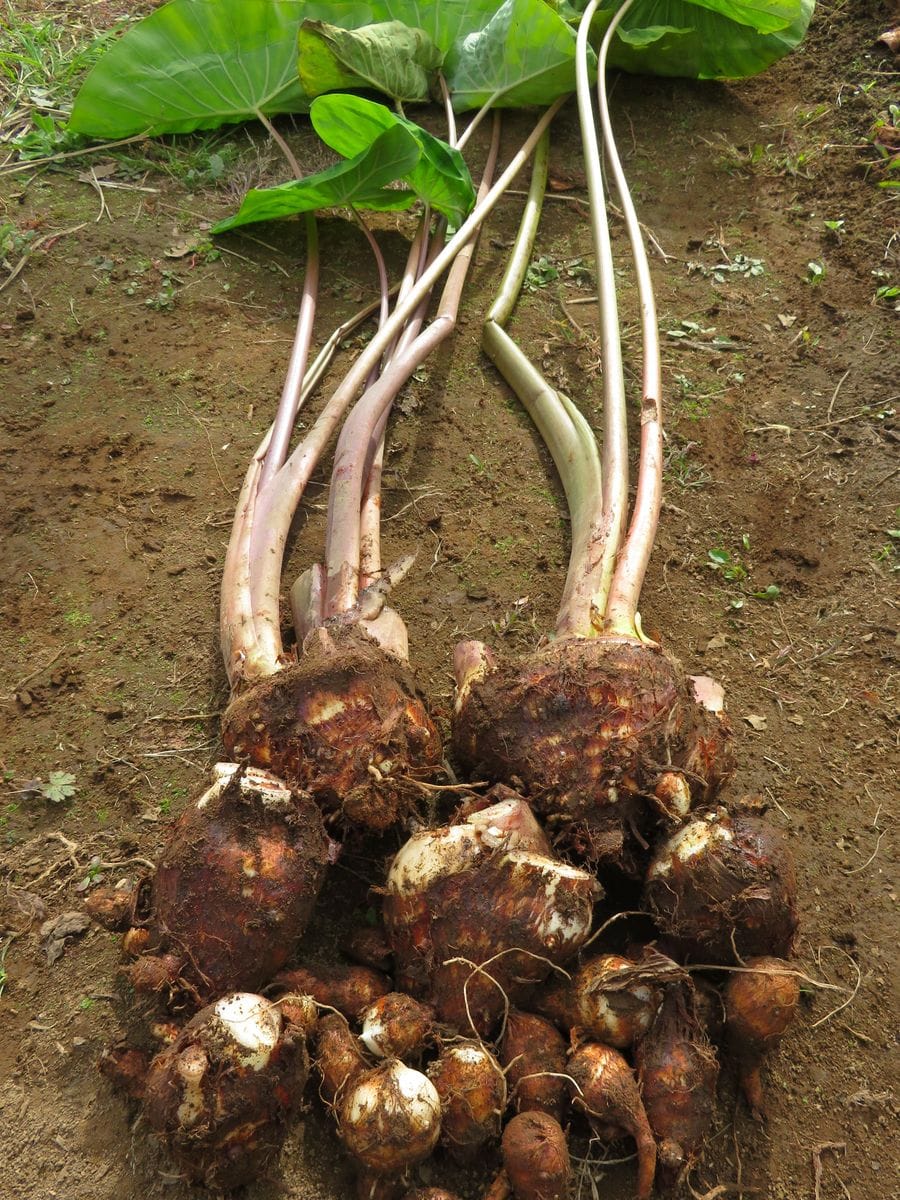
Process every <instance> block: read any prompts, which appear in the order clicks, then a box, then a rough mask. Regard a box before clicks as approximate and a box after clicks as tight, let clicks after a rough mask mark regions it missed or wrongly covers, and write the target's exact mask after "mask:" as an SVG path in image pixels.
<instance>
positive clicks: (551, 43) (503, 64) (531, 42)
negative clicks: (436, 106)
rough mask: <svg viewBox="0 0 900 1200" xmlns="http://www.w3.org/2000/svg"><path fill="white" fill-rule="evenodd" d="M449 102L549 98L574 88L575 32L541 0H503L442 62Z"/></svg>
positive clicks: (459, 105) (505, 103) (514, 102)
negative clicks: (449, 97)
mask: <svg viewBox="0 0 900 1200" xmlns="http://www.w3.org/2000/svg"><path fill="white" fill-rule="evenodd" d="M444 74H445V76H446V79H447V85H448V87H449V88H450V94H451V95H452V97H453V107H454V108H455V109H457V110H458V111H462V110H464V109H467V108H478V107H480V106H481V105H482V104H485V103H486V102H487V101H488V100H490V99H491V98H492V97H496V103H497V105H498V106H499V107H504V108H512V107H516V106H519V105H526V104H549V103H550V102H551V101H552V100H555V99H556V98H557V97H558V96H563V95H565V94H566V92H572V91H574V90H575V32H574V30H573V29H572V28H571V27H570V26H569V25H567V24H566V22H565V21H564V20H563V19H562V17H560V16H559V15H558V14H557V13H556V12H554V10H553V9H552V8H551V7H550V6H549V5H548V4H545V3H544V2H543V0H505V3H503V4H501V5H500V6H499V8H497V9H496V11H495V12H493V14H492V15H491V18H490V20H489V21H488V22H487V23H486V24H485V25H484V26H483V27H482V28H481V29H479V30H477V31H476V32H472V33H468V34H466V35H464V36H461V37H459V38H457V40H456V41H455V42H454V44H453V47H452V48H451V50H450V51H449V52H448V54H447V58H446V60H445V62H444Z"/></svg>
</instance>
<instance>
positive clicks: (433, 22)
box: [304, 0, 575, 110]
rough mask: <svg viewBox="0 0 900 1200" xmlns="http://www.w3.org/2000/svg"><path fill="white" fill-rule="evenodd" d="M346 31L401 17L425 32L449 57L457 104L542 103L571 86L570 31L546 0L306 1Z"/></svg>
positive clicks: (310, 10) (308, 11)
mask: <svg viewBox="0 0 900 1200" xmlns="http://www.w3.org/2000/svg"><path fill="white" fill-rule="evenodd" d="M304 15H305V16H307V17H310V18H313V17H318V18H320V19H322V20H325V21H329V22H333V23H334V24H336V25H340V26H341V27H342V28H345V29H356V28H358V27H359V26H361V25H366V24H372V23H375V22H378V21H402V22H403V24H404V25H408V26H410V27H411V28H416V29H421V30H424V32H425V33H426V34H427V35H428V37H429V38H431V40H432V41H433V42H434V44H435V45H436V46H437V47H438V49H439V50H441V51H442V52H443V53H444V54H445V55H446V58H445V60H444V66H443V72H444V76H445V78H446V80H447V84H448V87H449V88H450V92H451V94H452V95H453V98H454V99H453V105H454V108H456V109H457V110H462V109H466V108H473V107H477V106H478V105H480V104H482V103H483V102H484V101H485V100H487V99H489V98H490V97H491V96H494V95H495V94H496V93H498V92H503V98H502V100H500V101H499V103H501V104H503V105H506V106H511V105H517V104H547V103H549V102H550V101H551V100H555V99H556V97H557V96H561V95H564V94H565V93H566V92H571V91H574V88H575V69H574V60H575V34H574V31H573V30H572V29H571V28H570V27H569V26H568V25H567V24H566V22H565V21H564V20H563V18H562V17H561V16H559V14H558V13H556V12H555V11H554V10H553V8H552V7H551V6H550V5H549V4H547V3H545V0H505V2H504V3H502V4H500V5H499V6H498V5H497V0H441V3H439V4H435V3H428V2H426V0H368V3H363V2H357V0H330V3H317V2H316V0H310V2H309V3H308V5H307V6H306V8H305V10H304Z"/></svg>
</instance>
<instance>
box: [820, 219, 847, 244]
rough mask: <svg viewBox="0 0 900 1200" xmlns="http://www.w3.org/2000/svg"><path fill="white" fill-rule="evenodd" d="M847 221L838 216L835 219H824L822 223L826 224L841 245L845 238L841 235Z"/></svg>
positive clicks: (828, 230) (829, 231)
mask: <svg viewBox="0 0 900 1200" xmlns="http://www.w3.org/2000/svg"><path fill="white" fill-rule="evenodd" d="M846 223H847V222H846V221H845V220H844V218H843V217H837V218H836V219H835V220H833V221H823V222H822V224H823V225H824V226H825V229H826V230H827V232H828V234H829V236H830V237H832V238H833V239H834V240H835V241H836V242H837V244H838V245H839V246H840V245H841V243H842V241H843V238H842V236H841V235H842V234H843V232H844V226H845V225H846Z"/></svg>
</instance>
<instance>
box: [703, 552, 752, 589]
mask: <svg viewBox="0 0 900 1200" xmlns="http://www.w3.org/2000/svg"><path fill="white" fill-rule="evenodd" d="M706 560H707V561H706V565H707V566H708V567H709V568H710V569H711V570H713V571H717V572H718V573H719V574H720V575H721V576H722V578H723V579H727V580H728V581H729V582H731V583H736V582H740V581H743V580H744V579H746V578H747V574H748V572H747V568H746V566H745V565H744V563H743V562H742V561H741V559H740V558H739V557H738V556H737V555H736V554H732V553H731V552H730V551H728V550H725V549H724V548H723V547H721V546H716V547H714V548H712V549H710V550H707V552H706Z"/></svg>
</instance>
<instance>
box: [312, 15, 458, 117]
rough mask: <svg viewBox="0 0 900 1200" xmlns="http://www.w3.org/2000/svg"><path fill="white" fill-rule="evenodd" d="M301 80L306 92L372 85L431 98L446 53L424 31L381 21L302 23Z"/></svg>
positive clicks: (402, 96)
mask: <svg viewBox="0 0 900 1200" xmlns="http://www.w3.org/2000/svg"><path fill="white" fill-rule="evenodd" d="M299 51H300V53H299V59H298V62H299V69H300V82H301V84H302V86H303V90H304V91H305V92H306V94H307V95H308V96H319V95H321V94H322V93H323V92H332V91H337V90H339V89H342V88H364V87H370V88H374V89H375V91H377V92H384V93H385V95H387V96H391V97H392V98H393V99H394V100H400V101H402V102H410V103H411V102H415V101H420V102H424V101H427V100H429V99H430V98H431V85H432V80H433V78H434V73H435V71H437V69H438V67H439V66H440V65H441V62H442V61H443V58H444V56H443V54H442V53H441V51H440V50H439V49H438V48H437V46H436V45H435V44H434V42H433V41H432V40H431V38H430V37H429V36H428V34H427V33H425V31H424V30H423V29H411V28H410V27H409V26H408V25H404V24H403V23H402V22H401V21H383V22H381V23H379V24H377V25H363V26H362V27H361V28H360V29H341V28H339V27H338V26H337V25H329V24H327V23H326V22H325V21H309V20H307V21H304V22H303V24H302V25H301V26H300V34H299Z"/></svg>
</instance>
